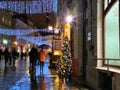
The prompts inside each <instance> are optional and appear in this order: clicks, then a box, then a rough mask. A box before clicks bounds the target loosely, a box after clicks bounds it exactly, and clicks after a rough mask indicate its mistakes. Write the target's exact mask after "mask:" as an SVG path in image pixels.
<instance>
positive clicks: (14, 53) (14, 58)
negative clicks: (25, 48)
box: [12, 48, 18, 66]
mask: <svg viewBox="0 0 120 90" xmlns="http://www.w3.org/2000/svg"><path fill="white" fill-rule="evenodd" d="M17 57H18V52H17V51H16V49H15V48H14V50H13V51H12V58H13V66H15V61H16V59H17Z"/></svg>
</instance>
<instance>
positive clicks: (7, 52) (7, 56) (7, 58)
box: [3, 48, 10, 66]
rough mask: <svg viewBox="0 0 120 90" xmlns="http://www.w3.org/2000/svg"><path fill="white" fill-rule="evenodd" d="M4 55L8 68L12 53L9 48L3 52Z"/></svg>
mask: <svg viewBox="0 0 120 90" xmlns="http://www.w3.org/2000/svg"><path fill="white" fill-rule="evenodd" d="M3 55H4V59H5V66H6V65H7V62H8V60H9V57H10V52H9V51H8V48H5V51H4V52H3Z"/></svg>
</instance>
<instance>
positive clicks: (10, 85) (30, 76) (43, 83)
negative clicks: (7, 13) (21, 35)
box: [0, 58, 81, 90]
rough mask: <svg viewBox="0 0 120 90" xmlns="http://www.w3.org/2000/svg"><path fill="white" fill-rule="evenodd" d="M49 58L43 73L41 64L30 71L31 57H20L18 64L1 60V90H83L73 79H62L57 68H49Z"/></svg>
mask: <svg viewBox="0 0 120 90" xmlns="http://www.w3.org/2000/svg"><path fill="white" fill-rule="evenodd" d="M48 66H49V62H48V58H47V59H46V63H45V65H44V71H43V73H42V72H40V67H39V65H37V66H36V72H29V59H26V60H25V59H23V60H21V59H18V60H16V65H15V67H13V66H12V65H10V64H9V62H8V63H7V66H6V67H5V65H4V60H1V61H0V90H81V89H79V88H77V87H75V86H74V84H72V83H71V81H67V82H66V81H65V80H63V81H62V80H61V79H60V78H59V77H58V75H57V74H56V72H55V70H53V69H49V68H48Z"/></svg>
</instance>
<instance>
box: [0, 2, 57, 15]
mask: <svg viewBox="0 0 120 90" xmlns="http://www.w3.org/2000/svg"><path fill="white" fill-rule="evenodd" d="M0 8H2V9H7V10H10V11H13V12H18V13H25V12H26V13H27V14H38V13H46V12H55V13H56V14H57V0H38V1H17V0H16V1H9V0H8V1H0Z"/></svg>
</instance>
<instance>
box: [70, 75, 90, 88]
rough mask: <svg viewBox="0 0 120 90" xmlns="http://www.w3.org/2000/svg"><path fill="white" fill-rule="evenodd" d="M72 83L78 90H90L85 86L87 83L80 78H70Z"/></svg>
mask: <svg viewBox="0 0 120 90" xmlns="http://www.w3.org/2000/svg"><path fill="white" fill-rule="evenodd" d="M72 81H73V82H74V84H75V85H76V86H77V87H78V88H80V90H92V89H90V88H89V87H88V86H87V81H86V80H84V79H83V78H82V77H81V76H79V77H72Z"/></svg>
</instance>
